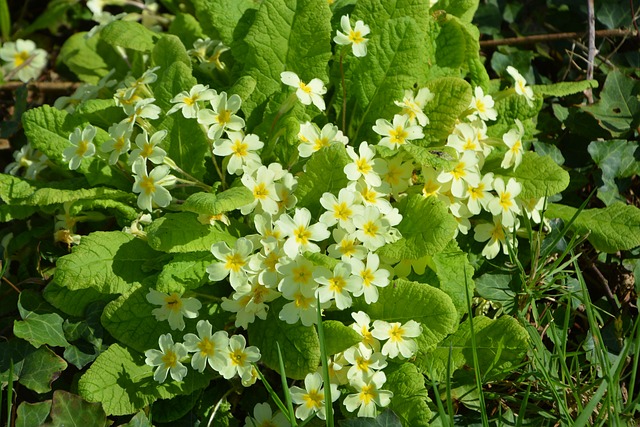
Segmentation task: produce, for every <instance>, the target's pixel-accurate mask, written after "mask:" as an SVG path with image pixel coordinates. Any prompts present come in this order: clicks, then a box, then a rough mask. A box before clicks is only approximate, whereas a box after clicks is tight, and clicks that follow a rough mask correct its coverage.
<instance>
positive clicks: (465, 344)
mask: <svg viewBox="0 0 640 427" xmlns="http://www.w3.org/2000/svg"><path fill="white" fill-rule="evenodd" d="M473 329H474V333H475V341H476V344H475V345H476V349H477V355H478V366H477V368H478V369H479V370H480V375H481V377H482V378H484V379H485V380H487V381H488V380H490V379H497V378H499V377H501V376H503V375H504V374H505V373H508V372H510V368H511V367H513V366H515V365H517V364H519V363H520V362H521V361H522V358H523V357H524V354H525V353H526V351H527V349H528V347H529V345H528V341H529V335H528V333H527V331H526V330H525V329H524V328H523V327H522V326H521V325H520V324H519V323H518V321H517V320H516V319H514V318H512V317H510V316H502V317H500V318H498V319H489V318H488V317H484V316H474V317H473ZM473 339H474V337H473V336H472V335H471V328H470V325H469V322H468V321H466V322H463V323H462V324H461V325H460V327H459V328H458V330H457V331H456V332H455V333H454V334H453V335H451V336H450V337H448V338H447V339H446V340H444V341H442V342H441V343H440V344H438V347H437V348H436V349H435V350H434V351H433V352H431V353H430V354H429V355H428V356H427V357H426V358H425V359H424V366H425V368H426V369H424V372H427V373H428V374H429V375H430V376H432V378H433V379H435V380H437V381H446V380H447V378H446V373H447V364H448V363H451V368H450V369H451V371H450V372H451V373H452V374H453V372H454V371H456V370H459V369H463V370H464V372H463V373H462V374H458V377H460V375H462V376H463V377H464V378H465V379H466V380H468V382H474V381H475V377H474V373H473V370H474V367H475V365H474V362H473V353H472V340H473ZM449 361H450V362H449ZM465 382H466V381H465Z"/></svg>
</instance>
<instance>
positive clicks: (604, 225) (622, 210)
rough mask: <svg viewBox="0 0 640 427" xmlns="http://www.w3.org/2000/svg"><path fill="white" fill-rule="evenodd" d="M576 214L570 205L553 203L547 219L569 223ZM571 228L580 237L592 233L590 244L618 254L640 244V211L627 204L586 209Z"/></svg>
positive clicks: (601, 249) (599, 249)
mask: <svg viewBox="0 0 640 427" xmlns="http://www.w3.org/2000/svg"><path fill="white" fill-rule="evenodd" d="M576 211H577V209H576V208H572V207H570V206H563V205H557V204H551V205H549V207H548V209H547V213H546V216H547V218H561V219H562V220H563V221H565V222H568V221H569V220H570V219H571V218H572V217H573V215H574V214H575V213H576ZM571 227H572V229H573V230H574V232H575V233H577V234H580V235H586V234H587V233H590V234H589V242H591V244H592V245H593V246H594V247H595V248H596V250H598V251H603V252H606V253H614V252H617V251H623V250H629V249H631V248H634V247H636V246H639V245H640V209H638V208H636V207H635V206H630V205H625V204H624V203H614V204H613V205H611V206H608V207H606V208H603V209H585V210H583V211H582V212H581V213H580V215H579V216H578V218H576V220H575V221H574V222H573V224H572V226H571Z"/></svg>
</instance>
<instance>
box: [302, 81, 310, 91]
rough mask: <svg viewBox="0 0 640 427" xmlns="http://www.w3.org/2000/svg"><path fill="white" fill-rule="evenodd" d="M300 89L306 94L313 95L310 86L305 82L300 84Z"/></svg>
mask: <svg viewBox="0 0 640 427" xmlns="http://www.w3.org/2000/svg"><path fill="white" fill-rule="evenodd" d="M299 87H300V89H302V91H303V92H304V93H311V88H310V87H309V86H308V85H306V84H305V83H304V82H300V84H299Z"/></svg>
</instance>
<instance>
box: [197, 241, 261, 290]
mask: <svg viewBox="0 0 640 427" xmlns="http://www.w3.org/2000/svg"><path fill="white" fill-rule="evenodd" d="M252 252H253V244H252V243H251V240H249V239H247V238H246V237H241V238H239V239H238V240H236V242H235V245H234V248H233V249H231V248H230V247H229V245H228V244H227V243H226V242H218V243H214V244H213V245H211V253H213V256H214V257H216V258H217V259H218V260H219V261H220V262H216V263H213V264H211V265H210V266H208V267H207V273H209V280H211V281H212V282H219V281H221V280H223V279H225V278H226V277H227V276H229V283H231V286H232V287H233V289H235V290H236V291H240V292H248V291H249V290H250V289H251V288H250V286H249V284H248V281H247V272H248V267H249V256H250V255H251V253H252Z"/></svg>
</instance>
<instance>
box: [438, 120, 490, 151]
mask: <svg viewBox="0 0 640 427" xmlns="http://www.w3.org/2000/svg"><path fill="white" fill-rule="evenodd" d="M447 145H448V146H449V147H453V148H454V149H455V150H456V151H457V152H458V153H464V152H465V151H476V152H482V145H481V144H480V141H479V140H478V133H477V132H476V129H475V128H474V127H473V126H471V125H470V124H468V123H460V124H458V125H456V127H455V130H454V132H453V133H452V134H451V135H449V136H448V137H447Z"/></svg>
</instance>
